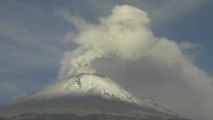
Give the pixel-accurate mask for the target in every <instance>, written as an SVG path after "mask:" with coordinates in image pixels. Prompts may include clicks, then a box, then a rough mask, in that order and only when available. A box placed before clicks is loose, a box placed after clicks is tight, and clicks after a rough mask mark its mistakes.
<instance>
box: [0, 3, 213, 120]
mask: <svg viewBox="0 0 213 120" xmlns="http://www.w3.org/2000/svg"><path fill="white" fill-rule="evenodd" d="M122 5H126V6H131V7H130V8H129V7H119V6H122ZM212 5H213V1H211V0H184V1H182V2H180V0H158V1H155V0H88V1H83V0H60V1H59V0H1V1H0V105H5V104H8V103H11V102H13V101H15V100H16V99H18V98H20V97H22V96H25V95H27V94H29V93H31V92H33V91H35V90H38V89H40V88H42V87H44V86H46V85H48V84H51V83H52V82H54V81H56V80H58V79H63V77H65V78H66V77H67V76H66V75H65V74H67V73H64V71H67V69H68V70H69V68H67V67H66V66H69V65H68V64H67V61H66V58H69V59H73V58H72V55H70V54H72V53H73V51H75V50H78V49H79V48H82V46H83V47H85V46H86V47H87V45H91V46H94V45H97V44H93V43H97V41H93V37H92V38H91V39H85V36H86V33H88V34H90V32H99V33H100V36H101V35H102V36H101V38H102V37H103V38H105V37H104V36H107V37H106V39H107V38H108V36H109V33H111V32H114V31H110V30H105V29H102V27H103V26H107V27H109V28H111V27H114V26H113V25H114V23H112V21H113V20H114V19H116V20H117V17H116V13H117V12H116V11H118V13H119V10H120V11H122V10H125V9H131V10H132V13H135V9H140V10H141V11H143V13H146V14H147V16H146V15H145V14H140V12H139V15H138V16H137V15H136V14H137V12H136V14H133V15H131V16H130V17H133V18H135V20H136V21H135V24H136V25H138V22H141V21H140V20H142V22H144V21H143V20H144V19H148V21H145V22H144V23H143V25H142V26H141V27H142V28H144V29H146V30H147V31H149V33H150V34H151V35H150V36H149V35H148V38H147V41H150V39H153V44H154V45H153V47H150V46H149V45H148V44H147V45H145V46H147V47H148V48H146V47H144V49H145V50H147V51H150V52H143V51H144V49H142V50H141V49H140V48H142V47H141V46H137V47H138V48H139V49H140V50H141V51H140V50H139V51H137V53H135V52H134V51H133V52H130V51H132V50H134V49H127V50H126V49H123V46H121V47H120V46H119V44H118V45H117V46H115V47H116V48H122V49H119V50H120V52H119V53H118V54H115V51H110V52H107V53H108V54H109V55H107V56H104V55H103V56H104V57H100V58H99V59H95V60H94V61H93V64H92V66H93V68H94V69H95V70H96V71H98V73H100V74H104V75H106V76H108V77H110V78H111V79H113V80H114V81H115V82H117V83H118V84H120V85H121V86H123V87H124V88H125V89H126V90H129V91H130V92H132V93H133V94H135V95H136V96H138V97H139V98H144V97H150V96H151V97H153V98H154V99H155V100H156V101H158V102H159V103H161V104H162V105H164V106H166V107H168V108H170V109H172V110H174V111H176V112H178V113H180V114H183V115H185V116H187V117H191V118H197V119H204V120H210V119H213V116H212V112H211V111H213V106H212V104H211V103H212V102H211V101H213V78H212V76H213V64H212V61H213V54H212V53H211V52H212V51H213V41H212V39H213V34H212V33H211V32H212V31H213V24H212V21H213V15H212V13H211V11H213V6H212ZM116 7H117V10H116V9H115V8H116ZM112 10H114V13H113V12H112ZM136 11H137V10H136ZM107 16H108V17H107ZM109 16H111V18H110V17H109ZM118 18H123V17H122V16H118ZM124 18H125V17H124ZM100 19H102V21H101V20H100ZM119 20H120V19H119ZM137 20H138V21H137ZM124 22H126V21H124ZM135 27H136V26H133V28H135ZM88 28H89V30H87V29H88ZM98 28H100V31H104V32H103V33H102V32H100V31H99V29H98ZM139 30H140V29H139ZM116 32H118V33H119V32H122V31H116ZM127 32H128V31H127ZM84 33H85V34H84ZM140 34H142V32H140V31H139V33H134V34H133V35H134V36H137V35H139V36H138V38H141V36H140ZM125 35H128V34H124V36H125ZM145 35H146V34H145ZM113 37H115V38H117V36H116V35H115V36H113ZM76 38H79V41H78V39H77V40H74V39H76ZM80 38H82V39H80ZM86 38H87V37H86ZM95 38H96V37H94V39H95ZM119 38H120V37H119ZM121 38H122V37H121ZM125 38H127V40H129V39H128V36H125ZM142 39H143V36H142ZM118 40H119V39H118ZM121 40H122V39H121ZM133 40H138V39H133ZM144 41H146V39H145V40H144ZM145 43H149V42H145ZM104 44H106V43H104ZM150 44H151V43H150ZM98 45H99V44H98ZM100 45H102V44H100ZM98 47H99V46H98ZM132 48H135V47H134V46H133V47H132ZM85 49H86V48H85ZM92 50H93V49H92ZM116 50H117V49H116ZM123 50H124V51H125V52H126V53H127V52H128V53H129V54H128V55H130V56H131V57H128V56H126V55H127V54H123V53H124V52H123ZM137 50H138V49H137ZM67 51H68V52H67ZM106 51H108V49H107V48H106ZM84 52H85V51H84ZM65 53H66V54H65ZM132 53H133V54H132ZM142 53H144V54H145V55H142ZM136 54H137V55H139V57H138V58H137V59H129V58H132V57H134V56H132V55H136ZM67 56H68V57H67ZM124 58H127V59H124ZM69 59H68V60H69ZM71 67H72V66H71Z"/></svg>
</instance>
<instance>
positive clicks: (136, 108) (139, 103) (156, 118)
mask: <svg viewBox="0 0 213 120" xmlns="http://www.w3.org/2000/svg"><path fill="white" fill-rule="evenodd" d="M0 116H2V118H0V120H1V119H2V120H28V119H30V120H42V119H50V120H55V119H60V120H68V119H69V120H70V119H73V120H89V119H92V120H101V119H105V120H108V119H116V120H119V119H127V120H129V119H131V120H136V119H137V120H139V119H141V120H161V119H162V120H165V119H171V120H173V119H176V120H183V117H181V116H180V115H178V114H176V113H174V112H172V111H171V110H168V109H166V108H164V107H162V106H161V105H159V104H157V103H156V102H155V101H154V100H153V99H152V98H145V99H139V98H137V97H135V96H134V95H132V94H131V93H129V92H127V91H126V90H124V89H123V88H122V87H120V86H119V85H118V84H116V83H115V82H113V81H112V80H110V79H109V78H107V77H105V76H102V75H95V74H83V73H82V74H78V75H73V76H72V77H71V78H70V79H67V80H61V81H57V82H55V83H53V84H51V85H48V86H47V87H45V88H43V89H41V90H39V91H37V92H34V93H32V94H30V95H28V96H25V97H23V98H21V99H19V100H17V101H16V102H15V103H13V104H10V105H7V106H3V107H2V108H1V109H0Z"/></svg>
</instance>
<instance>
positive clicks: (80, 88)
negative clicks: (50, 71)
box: [24, 74, 143, 105]
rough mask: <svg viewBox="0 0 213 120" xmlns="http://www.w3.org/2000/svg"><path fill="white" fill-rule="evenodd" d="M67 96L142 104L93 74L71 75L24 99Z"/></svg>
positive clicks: (101, 77) (105, 78) (108, 81)
mask: <svg viewBox="0 0 213 120" xmlns="http://www.w3.org/2000/svg"><path fill="white" fill-rule="evenodd" d="M67 95H68V96H72V97H78V96H91V95H94V96H100V97H102V98H105V99H109V100H110V99H113V100H120V101H123V102H128V103H131V104H136V105H142V104H143V102H142V101H141V100H140V99H138V98H137V97H135V96H133V95H132V94H131V93H129V92H127V91H126V90H124V89H123V88H121V87H120V86H119V85H118V84H116V83H115V82H113V81H112V80H110V79H109V78H107V77H104V76H100V75H93V74H78V75H73V76H72V77H71V78H70V79H68V80H63V81H57V82H56V83H55V84H52V85H49V86H48V87H46V88H44V89H42V90H40V91H38V92H36V93H34V94H31V95H30V96H27V97H26V98H24V99H25V100H27V99H34V100H36V99H37V100H38V99H48V98H54V97H60V96H67Z"/></svg>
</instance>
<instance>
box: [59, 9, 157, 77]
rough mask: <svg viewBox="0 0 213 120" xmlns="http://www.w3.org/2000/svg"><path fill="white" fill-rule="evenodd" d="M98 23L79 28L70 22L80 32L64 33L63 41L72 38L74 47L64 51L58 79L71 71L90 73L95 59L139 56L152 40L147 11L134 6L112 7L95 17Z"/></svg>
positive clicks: (134, 57) (67, 75)
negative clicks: (101, 15)
mask: <svg viewBox="0 0 213 120" xmlns="http://www.w3.org/2000/svg"><path fill="white" fill-rule="evenodd" d="M63 16H65V17H66V16H67V14H63ZM71 20H72V21H75V20H76V18H73V17H72V18H71ZM99 22H100V24H98V25H92V24H87V25H84V27H81V28H79V27H78V26H79V22H77V23H76V22H73V23H75V25H76V26H77V27H78V28H79V29H78V30H80V31H78V32H79V33H78V34H77V35H74V34H73V33H69V34H67V36H66V40H69V39H70V40H72V42H74V43H75V44H76V45H78V48H77V49H76V50H75V51H74V52H67V53H65V57H64V59H63V60H62V68H61V72H60V77H59V78H60V79H64V78H67V77H69V76H70V75H72V74H78V73H94V72H95V70H94V69H93V67H92V66H91V64H92V62H93V61H94V60H96V59H98V58H107V57H110V56H117V57H119V58H121V59H130V60H135V59H139V58H141V57H142V56H143V55H145V54H144V53H145V52H144V51H147V50H148V49H149V48H150V47H151V46H152V45H153V44H154V43H155V41H156V40H155V39H156V38H155V37H154V36H153V33H152V31H151V30H150V28H149V24H150V19H149V18H148V16H147V13H146V12H144V11H141V10H139V9H137V8H135V7H131V6H127V5H124V6H116V7H115V8H114V9H113V11H112V15H110V16H108V17H102V18H99ZM81 23H82V22H81ZM81 23H80V24H81ZM73 36H75V39H73ZM64 63H65V64H64Z"/></svg>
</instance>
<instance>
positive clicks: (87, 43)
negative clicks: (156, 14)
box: [58, 5, 213, 120]
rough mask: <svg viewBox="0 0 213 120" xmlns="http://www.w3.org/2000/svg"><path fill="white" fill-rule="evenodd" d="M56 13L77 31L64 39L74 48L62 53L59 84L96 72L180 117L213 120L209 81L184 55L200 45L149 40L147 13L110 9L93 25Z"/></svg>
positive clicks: (207, 76)
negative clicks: (151, 97)
mask: <svg viewBox="0 0 213 120" xmlns="http://www.w3.org/2000/svg"><path fill="white" fill-rule="evenodd" d="M59 13H60V15H61V16H63V17H64V18H65V20H67V21H69V22H71V23H72V24H74V25H75V26H76V28H77V32H76V33H74V32H69V33H67V34H66V36H65V40H66V41H71V42H72V43H75V44H76V45H77V47H76V49H75V50H74V51H68V52H66V53H65V54H64V58H63V59H62V61H61V68H60V71H59V76H58V79H59V80H65V79H68V78H69V77H70V76H72V75H73V74H79V73H95V72H96V70H98V73H104V75H108V76H110V77H111V78H113V79H114V80H117V82H118V83H119V84H121V85H122V86H124V87H125V88H127V89H128V90H130V91H132V92H133V93H135V94H136V95H138V96H140V97H143V96H145V95H148V96H154V97H155V98H157V100H158V101H160V102H161V103H164V105H166V106H169V108H172V110H175V111H177V112H179V113H181V114H183V115H187V116H189V117H192V118H202V119H206V120H208V119H209V120H210V119H212V118H213V116H212V113H211V111H213V105H212V101H213V96H212V95H213V88H212V85H211V84H212V81H211V80H212V77H211V76H209V75H208V74H206V73H205V71H203V70H202V69H200V68H198V67H196V66H195V65H194V61H195V60H194V59H195V58H194V57H192V56H191V54H190V53H188V52H186V50H190V49H194V48H195V47H199V46H200V45H198V44H197V45H195V44H191V43H177V42H175V41H174V40H169V39H167V38H158V37H156V36H154V34H153V32H152V31H151V28H150V22H151V21H150V19H149V17H148V14H147V13H146V12H144V11H142V10H140V9H138V8H135V7H132V6H128V5H122V6H116V7H115V8H114V9H113V10H112V14H111V15H109V16H107V17H101V18H99V23H98V24H90V23H87V22H85V21H84V20H83V19H81V18H79V17H77V16H72V15H70V14H69V13H68V12H66V11H60V12H59ZM190 58H193V60H192V59H190ZM94 61H95V62H94ZM97 61H98V62H97ZM106 61H110V63H109V62H106ZM133 61H134V62H133ZM97 63H100V64H97ZM103 66H104V67H103ZM94 68H96V69H94ZM127 68H128V69H127ZM133 71H134V72H133Z"/></svg>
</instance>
